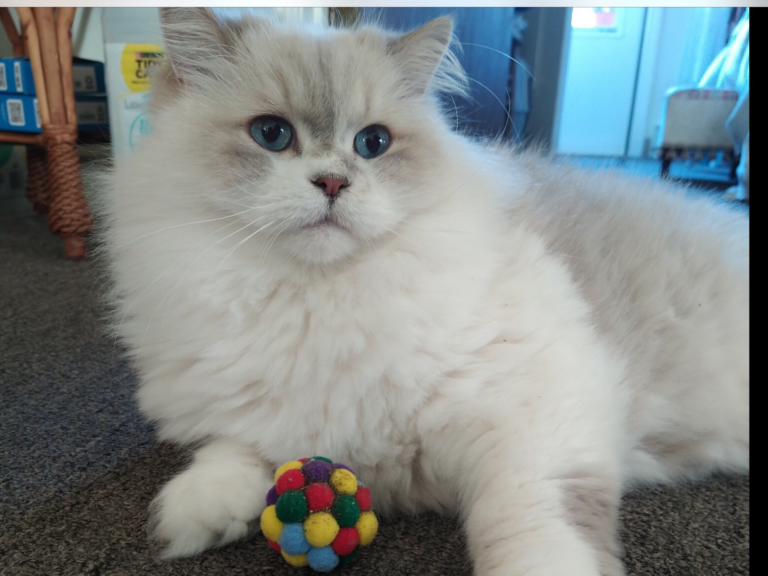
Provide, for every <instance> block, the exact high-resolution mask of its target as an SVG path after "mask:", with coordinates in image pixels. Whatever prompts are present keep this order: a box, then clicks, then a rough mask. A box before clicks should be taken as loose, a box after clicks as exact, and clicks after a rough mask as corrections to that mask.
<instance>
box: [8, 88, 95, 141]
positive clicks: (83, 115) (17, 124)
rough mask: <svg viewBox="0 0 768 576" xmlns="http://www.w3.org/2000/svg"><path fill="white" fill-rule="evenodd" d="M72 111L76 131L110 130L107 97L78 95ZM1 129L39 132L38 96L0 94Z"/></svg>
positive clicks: (40, 129)
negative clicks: (74, 117) (73, 111)
mask: <svg viewBox="0 0 768 576" xmlns="http://www.w3.org/2000/svg"><path fill="white" fill-rule="evenodd" d="M75 112H76V113H77V128H78V130H81V131H84V132H87V131H95V130H109V115H108V112H107V97H106V96H77V97H76V98H75ZM0 130H9V131H11V132H31V133H37V134H39V133H40V132H42V131H43V129H42V126H41V125H40V110H39V108H38V105H37V98H36V97H35V96H30V95H28V94H0Z"/></svg>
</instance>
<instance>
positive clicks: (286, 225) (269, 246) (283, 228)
mask: <svg viewBox="0 0 768 576" xmlns="http://www.w3.org/2000/svg"><path fill="white" fill-rule="evenodd" d="M288 228H290V223H289V222H288V221H287V220H284V221H283V223H282V224H281V225H280V227H279V228H278V229H277V230H276V231H275V233H274V235H273V236H272V240H271V241H270V240H269V239H268V244H267V247H266V249H265V250H264V252H263V254H262V256H261V263H262V264H263V263H264V262H265V261H266V259H267V255H268V254H269V251H270V250H271V249H272V245H273V244H274V243H275V241H276V240H277V238H278V236H280V234H282V233H283V232H285V231H286V230H287V229H288Z"/></svg>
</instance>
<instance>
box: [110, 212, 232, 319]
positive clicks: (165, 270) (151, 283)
mask: <svg viewBox="0 0 768 576" xmlns="http://www.w3.org/2000/svg"><path fill="white" fill-rule="evenodd" d="M235 223H236V222H230V223H229V224H225V225H224V226H222V227H221V228H219V229H218V230H214V231H213V232H211V233H210V234H209V235H208V236H206V237H205V238H203V239H202V240H200V242H198V243H197V244H195V245H193V246H191V247H190V248H189V249H187V251H186V252H184V253H183V254H182V255H181V256H179V257H178V258H176V260H175V261H174V262H173V263H172V264H171V265H170V266H168V267H167V268H165V269H164V270H163V271H162V272H161V273H160V274H159V275H158V276H157V277H156V278H155V279H154V280H153V281H152V282H150V283H149V284H148V285H147V286H146V288H144V290H142V291H141V293H140V294H139V295H138V296H136V298H134V299H133V301H132V302H131V303H130V304H129V305H128V306H127V307H126V308H125V310H124V312H123V315H122V316H121V317H120V321H119V323H118V325H117V326H118V328H119V327H120V326H122V324H123V322H125V319H126V317H127V316H128V313H129V312H130V311H131V309H132V308H133V306H134V305H135V304H136V302H138V301H139V300H140V299H141V297H142V296H144V294H146V292H147V291H148V290H149V289H150V288H152V286H154V285H155V284H156V283H157V282H158V281H159V280H160V279H161V278H162V277H163V276H165V275H166V274H168V272H170V271H171V270H173V268H174V267H175V266H176V264H178V263H179V261H181V260H182V259H183V258H184V257H185V256H186V255H187V254H189V253H190V252H191V251H192V250H193V249H194V248H195V247H197V246H198V245H200V244H201V243H202V242H205V241H206V240H207V239H208V238H210V237H211V236H213V235H214V234H217V233H218V232H221V231H222V230H224V229H226V228H229V227H230V226H232V224H235Z"/></svg>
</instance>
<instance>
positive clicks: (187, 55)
mask: <svg viewBox="0 0 768 576" xmlns="http://www.w3.org/2000/svg"><path fill="white" fill-rule="evenodd" d="M160 24H161V25H162V29H163V39H164V41H165V50H166V56H167V57H168V59H169V61H170V63H171V67H172V68H173V72H174V74H175V75H176V77H177V78H178V79H179V80H180V81H181V82H182V84H185V85H196V84H199V83H200V82H201V81H204V80H205V79H206V78H215V77H216V76H217V72H218V71H220V70H221V66H220V65H221V64H222V60H224V59H226V58H227V54H228V53H229V51H230V48H231V46H230V42H231V38H230V37H229V34H228V33H227V31H226V30H225V24H224V23H223V22H221V21H220V20H219V19H218V18H217V17H216V15H215V14H214V13H213V11H212V10H211V9H210V8H160Z"/></svg>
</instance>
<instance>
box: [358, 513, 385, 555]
mask: <svg viewBox="0 0 768 576" xmlns="http://www.w3.org/2000/svg"><path fill="white" fill-rule="evenodd" d="M355 528H357V533H358V534H360V546H368V544H370V543H371V542H373V539H374V537H375V536H376V532H378V531H379V520H378V518H376V514H374V513H373V512H371V511H370V510H369V511H368V512H363V513H362V514H360V519H359V520H358V521H357V524H355Z"/></svg>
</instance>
